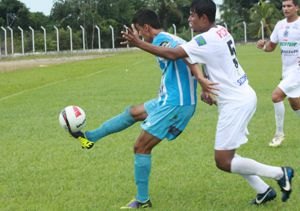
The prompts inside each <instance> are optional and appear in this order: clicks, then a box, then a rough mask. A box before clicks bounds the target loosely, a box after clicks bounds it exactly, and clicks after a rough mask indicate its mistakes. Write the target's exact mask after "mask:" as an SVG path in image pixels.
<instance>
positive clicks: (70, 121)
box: [58, 105, 86, 133]
mask: <svg viewBox="0 0 300 211" xmlns="http://www.w3.org/2000/svg"><path fill="white" fill-rule="evenodd" d="M58 119H59V124H60V126H61V127H62V128H64V129H65V130H67V131H71V132H73V133H74V132H78V131H80V130H82V129H83V128H84V127H85V125H86V115H85V112H84V110H83V109H82V108H80V107H79V106H75V105H70V106H67V107H65V108H64V109H62V110H61V112H60V113H59V118H58Z"/></svg>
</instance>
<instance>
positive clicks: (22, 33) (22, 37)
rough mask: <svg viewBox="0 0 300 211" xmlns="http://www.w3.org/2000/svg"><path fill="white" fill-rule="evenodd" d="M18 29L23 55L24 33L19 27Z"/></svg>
mask: <svg viewBox="0 0 300 211" xmlns="http://www.w3.org/2000/svg"><path fill="white" fill-rule="evenodd" d="M18 29H19V30H20V31H21V42H22V54H23V55H24V31H23V29H22V28H21V27H20V26H18Z"/></svg>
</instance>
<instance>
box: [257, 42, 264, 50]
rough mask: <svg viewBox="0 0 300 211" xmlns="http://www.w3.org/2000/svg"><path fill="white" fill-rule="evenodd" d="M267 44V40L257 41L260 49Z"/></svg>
mask: <svg viewBox="0 0 300 211" xmlns="http://www.w3.org/2000/svg"><path fill="white" fill-rule="evenodd" d="M265 44H266V41H265V40H258V41H257V43H256V47H257V48H259V49H263V47H264V46H265Z"/></svg>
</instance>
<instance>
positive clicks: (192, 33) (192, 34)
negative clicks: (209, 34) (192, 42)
mask: <svg viewBox="0 0 300 211" xmlns="http://www.w3.org/2000/svg"><path fill="white" fill-rule="evenodd" d="M193 37H194V30H193V29H192V28H191V39H193Z"/></svg>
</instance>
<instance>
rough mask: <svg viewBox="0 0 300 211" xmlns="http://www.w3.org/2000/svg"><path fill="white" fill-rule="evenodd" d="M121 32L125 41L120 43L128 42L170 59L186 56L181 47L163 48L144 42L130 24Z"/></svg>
mask: <svg viewBox="0 0 300 211" xmlns="http://www.w3.org/2000/svg"><path fill="white" fill-rule="evenodd" d="M121 34H122V37H123V38H124V39H125V41H124V42H121V44H128V43H130V44H131V45H134V46H136V47H138V48H140V49H142V50H144V51H147V52H148V53H151V54H153V55H156V56H159V57H163V58H166V59H170V60H176V59H179V58H185V57H188V55H187V53H186V52H185V51H184V50H183V48H181V47H176V48H165V47H160V46H154V45H152V44H150V43H147V42H144V41H143V40H141V39H140V37H139V36H138V34H137V33H136V29H135V27H134V25H132V26H131V28H128V29H127V30H126V31H122V32H121Z"/></svg>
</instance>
